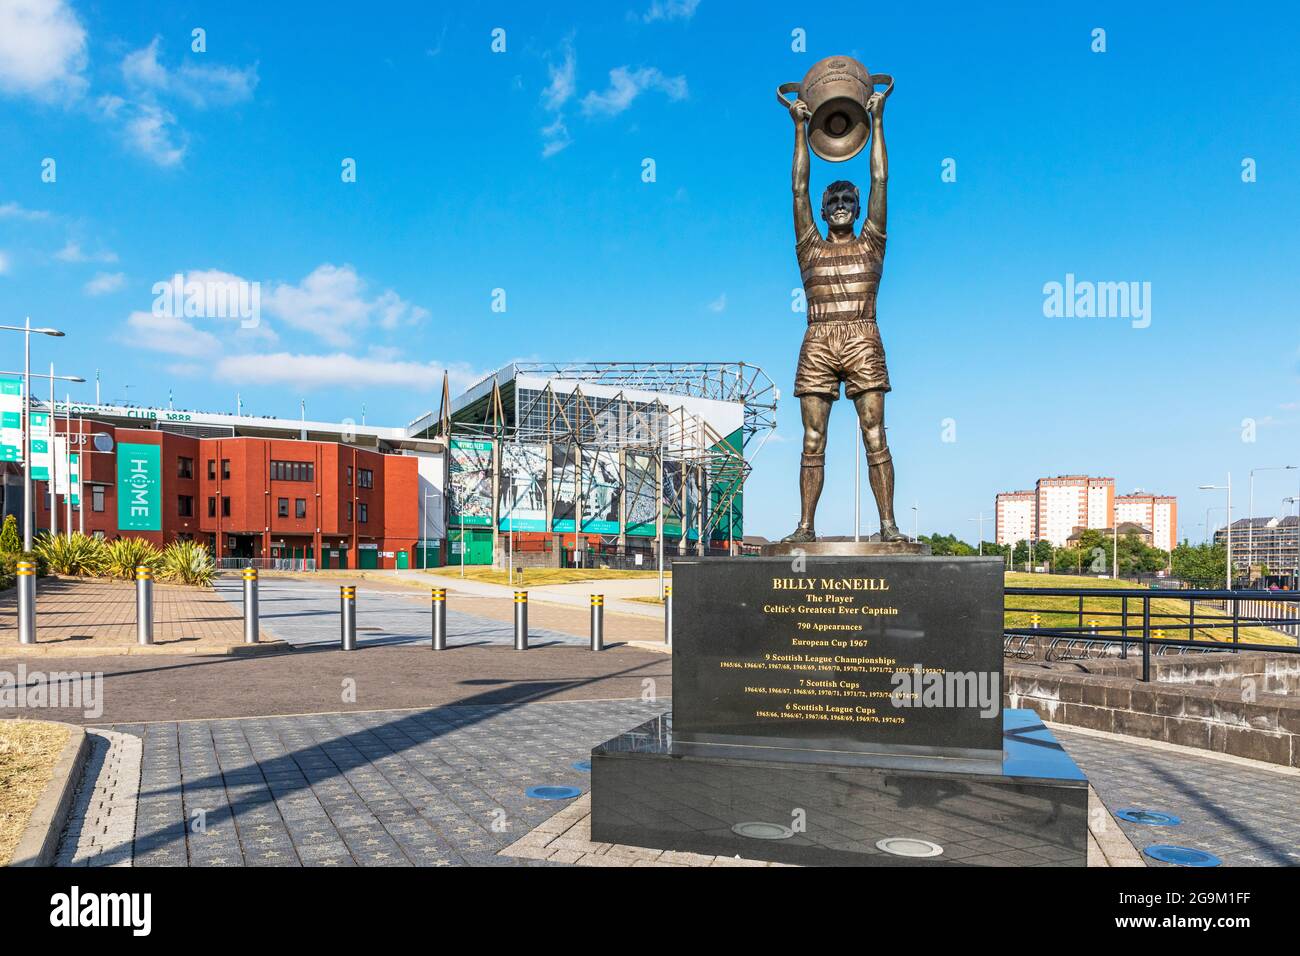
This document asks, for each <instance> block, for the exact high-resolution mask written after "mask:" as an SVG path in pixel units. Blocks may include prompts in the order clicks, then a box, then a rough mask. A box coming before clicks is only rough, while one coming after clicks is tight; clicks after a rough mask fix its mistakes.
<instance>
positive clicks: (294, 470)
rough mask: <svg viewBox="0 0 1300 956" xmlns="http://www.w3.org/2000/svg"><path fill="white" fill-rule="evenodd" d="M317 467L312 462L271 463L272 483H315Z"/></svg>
mask: <svg viewBox="0 0 1300 956" xmlns="http://www.w3.org/2000/svg"><path fill="white" fill-rule="evenodd" d="M315 478H316V466H315V464H313V463H312V462H310V461H273V462H271V480H272V481H314V480H315Z"/></svg>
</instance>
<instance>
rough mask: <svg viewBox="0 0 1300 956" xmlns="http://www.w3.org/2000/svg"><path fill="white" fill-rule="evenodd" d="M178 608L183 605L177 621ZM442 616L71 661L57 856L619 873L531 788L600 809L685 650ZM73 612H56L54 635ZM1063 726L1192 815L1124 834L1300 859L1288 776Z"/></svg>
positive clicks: (1233, 858)
mask: <svg viewBox="0 0 1300 956" xmlns="http://www.w3.org/2000/svg"><path fill="white" fill-rule="evenodd" d="M55 583H57V582H55ZM86 586H87V587H94V588H103V587H104V585H100V584H90V585H86ZM237 588H238V586H237V583H230V582H223V584H222V585H221V586H220V588H219V590H218V592H217V594H216V595H215V596H210V600H209V603H208V604H207V605H206V606H199V605H194V604H189V606H188V608H187V610H186V612H185V613H187V614H188V615H190V617H191V619H193V620H196V621H198V620H201V619H203V618H208V619H210V620H209V622H208V623H210V624H213V625H214V626H217V627H222V626H227V625H229V626H232V627H237V624H238V617H237V613H238V602H239V595H238V589H237ZM112 590H113V589H112V588H109V591H112ZM160 590H161V589H160ZM97 593H99V594H104V593H108V592H102V591H101V592H97ZM193 593H197V592H188V591H187V592H186V594H187V595H188V594H193ZM187 602H188V598H187V597H186V596H182V599H181V600H180V601H179V602H173V603H171V605H170V606H171V607H173V608H184V607H185V606H186V604H187ZM212 602H215V604H214V603H212ZM449 603H450V604H451V607H450V609H449V613H448V625H449V633H450V635H451V647H450V649H449V650H447V651H443V652H434V651H432V650H431V648H430V647H429V633H428V627H429V604H428V601H427V595H426V594H425V593H424V592H423V590H422V589H418V588H410V587H405V586H402V585H392V586H387V587H385V586H383V585H380V584H376V585H373V586H372V585H369V584H367V585H366V586H363V587H362V588H361V590H360V592H359V599H358V622H359V624H360V628H359V632H358V636H359V638H360V640H361V647H360V648H359V650H357V651H356V652H352V653H344V652H342V651H339V650H338V649H337V628H338V592H337V585H335V584H333V583H326V582H321V583H319V584H317V583H313V582H305V583H304V582H302V581H301V580H293V579H279V580H276V579H270V580H264V582H263V585H262V607H263V621H264V624H265V626H266V628H267V629H268V630H269V631H271V632H272V633H274V634H275V635H276V636H277V637H281V638H283V639H284V640H286V641H287V642H288V644H289V645H291V647H289V648H286V649H284V650H282V651H280V652H278V653H271V654H263V655H256V656H252V657H203V656H195V655H190V656H174V657H167V656H158V657H149V658H135V657H102V658H97V657H94V656H93V655H91V654H88V655H87V656H85V657H76V658H65V659H62V660H60V662H59V667H60V669H66V670H77V671H90V672H97V673H101V674H102V675H103V678H104V698H103V704H104V710H103V713H102V715H98V716H96V717H94V718H93V719H92V718H87V717H86V716H85V715H83V714H79V713H77V712H76V711H72V710H69V711H66V712H65V711H57V710H51V711H49V712H48V713H44V714H43V715H42V716H47V717H50V718H52V719H60V720H69V721H72V722H75V723H79V724H83V725H86V726H87V727H88V729H89V730H90V737H91V757H90V760H89V762H88V764H87V768H86V770H85V773H84V775H83V778H82V780H81V782H80V785H79V788H78V791H77V795H76V801H75V805H74V809H73V815H72V819H71V822H70V824H69V826H68V828H67V830H66V832H65V834H64V837H63V841H62V844H61V847H60V849H59V857H58V859H59V861H60V862H61V863H64V864H73V865H87V866H153V865H195V866H209V865H211V866H237V865H250V864H251V865H268V866H270V865H274V866H302V865H322V866H353V865H366V866H370V865H375V866H381V865H382V866H407V865H436V866H455V865H473V864H483V865H548V866H549V865H557V864H562V863H569V862H577V861H578V860H579V859H581V860H582V861H583V862H584V863H586V864H591V863H599V864H600V865H609V864H611V863H616V862H618V861H619V860H620V857H619V855H618V854H617V853H615V854H614V855H612V856H609V857H608V859H599V860H597V859H595V857H594V855H593V854H592V853H591V852H588V851H576V850H573V849H572V848H566V847H562V846H558V845H557V847H552V846H550V843H546V852H545V853H539V852H534V851H535V847H536V844H537V842H538V841H541V842H544V843H545V842H546V841H545V840H543V837H544V836H545V835H546V834H548V833H549V831H548V830H547V827H548V826H549V827H550V828H551V829H552V830H554V829H557V828H558V827H559V826H560V824H561V823H563V824H564V825H565V826H567V827H569V828H570V829H572V827H573V825H574V824H575V822H576V823H577V826H578V828H579V829H580V827H581V820H582V819H583V818H582V816H581V809H580V804H581V801H582V797H579V798H578V800H577V801H563V800H562V801H554V800H543V799H539V798H535V797H530V796H528V794H527V790H528V788H530V787H534V786H560V787H573V788H575V789H576V791H577V792H578V793H579V794H581V795H584V796H585V794H587V793H588V792H589V789H590V787H589V785H590V774H589V772H588V771H587V770H585V769H583V768H582V767H581V766H580V765H581V763H582V761H585V760H588V759H589V754H590V750H591V748H592V747H593V746H594V745H596V744H598V743H601V742H602V741H604V740H607V739H609V738H611V737H613V736H615V735H617V734H619V733H621V732H623V731H625V730H627V729H629V728H631V727H633V726H635V725H637V724H639V723H641V722H643V721H644V720H646V719H648V718H650V717H652V716H654V715H656V714H659V713H662V712H663V711H665V710H667V709H669V707H670V705H671V694H672V680H671V667H672V661H671V658H670V657H669V656H668V655H666V654H664V653H662V652H661V650H660V649H658V648H656V647H652V646H651V645H652V642H649V641H648V642H647V643H646V644H643V645H638V644H629V643H619V642H618V635H617V634H614V635H611V641H612V643H614V646H613V647H611V648H610V649H607V650H606V651H604V652H601V653H593V652H591V651H590V650H588V649H587V647H586V644H587V640H586V615H585V614H584V613H582V612H581V611H580V610H579V609H577V608H568V607H562V606H546V605H543V604H540V603H539V604H538V605H537V606H535V607H533V608H532V609H531V611H532V614H531V615H530V616H531V617H532V618H533V622H534V626H533V627H532V628H531V630H532V644H533V647H532V649H530V650H529V651H527V652H517V651H514V650H513V649H512V647H511V643H512V632H511V626H510V623H509V622H510V616H511V611H512V607H511V604H510V601H509V600H508V599H503V598H498V597H494V596H492V595H490V594H457V595H453V597H452V600H451V601H450V602H449ZM164 606H167V605H164ZM59 613H60V612H59V610H58V606H57V605H55V609H54V610H52V611H51V612H50V613H49V618H50V619H51V620H50V623H51V626H57V622H58V621H59ZM95 613H97V614H98V613H101V612H100V611H99V610H98V609H97V610H96V611H95ZM105 613H107V612H105ZM119 613H120V609H119ZM611 618H614V616H613V615H611ZM65 620H68V619H65ZM615 620H616V622H617V623H618V624H619V625H620V626H623V627H625V628H626V630H624V631H622V634H623V637H624V640H627V639H635V637H636V636H637V635H638V634H639V633H640V632H638V631H637V630H636V628H638V627H640V628H644V629H645V632H646V635H647V636H649V635H655V636H657V635H659V634H661V633H662V632H661V630H660V626H659V624H658V622H656V621H647V620H644V619H638V618H635V617H632V616H626V617H622V618H615ZM63 626H65V627H68V628H71V629H73V630H76V628H75V626H74V625H73V624H72V623H70V622H69V623H65V624H64V625H63ZM113 626H119V625H113ZM607 630H610V628H609V627H608V626H607ZM19 660H20V659H19V658H16V657H10V658H9V659H7V660H6V659H4V658H3V657H2V656H0V669H6V670H11V671H12V670H14V669H15V667H16V665H17V663H18V661H19ZM30 679H32V680H39V679H44V678H42V677H39V676H33V677H32V678H30ZM1055 732H1056V733H1057V735H1058V739H1060V741H1061V742H1062V744H1063V745H1064V746H1065V748H1066V750H1067V751H1068V752H1069V753H1070V755H1071V756H1072V757H1073V758H1074V759H1075V761H1076V762H1077V763H1078V764H1079V765H1080V767H1081V768H1082V769H1083V770H1084V772H1085V773H1086V774H1087V775H1088V777H1089V779H1090V781H1091V783H1092V785H1093V787H1094V789H1095V791H1096V793H1097V795H1098V797H1099V798H1100V799H1101V800H1102V801H1103V802H1104V804H1105V805H1106V806H1107V808H1108V809H1109V810H1110V811H1111V812H1112V813H1113V812H1114V811H1117V810H1120V809H1123V808H1130V807H1131V808H1138V809H1146V810H1157V811H1160V812H1163V813H1169V814H1173V815H1175V816H1178V817H1180V818H1181V819H1182V821H1183V822H1182V823H1181V824H1180V825H1179V826H1176V827H1152V826H1144V825H1140V824H1131V823H1121V824H1120V826H1121V828H1122V829H1123V831H1124V834H1125V835H1126V836H1127V837H1128V839H1129V840H1131V841H1132V843H1133V844H1134V846H1136V847H1137V849H1138V850H1141V849H1142V848H1143V847H1145V846H1149V845H1151V844H1153V843H1173V844H1177V845H1184V846H1189V847H1194V848H1197V849H1201V850H1206V851H1208V852H1210V853H1213V854H1215V855H1216V856H1218V857H1219V858H1220V859H1222V860H1223V862H1224V863H1225V864H1230V865H1231V864H1247V865H1293V864H1295V863H1297V862H1300V807H1297V805H1296V802H1295V800H1294V795H1295V793H1296V792H1297V789H1298V788H1300V774H1297V773H1296V772H1295V771H1288V770H1286V769H1284V768H1279V767H1274V766H1269V765H1264V764H1258V763H1253V762H1248V761H1236V762H1229V761H1225V760H1222V759H1216V758H1214V757H1212V756H1204V755H1201V754H1198V753H1195V752H1187V751H1185V750H1181V749H1178V748H1171V747H1168V746H1165V745H1153V744H1150V743H1147V742H1140V741H1135V740H1131V739H1126V738H1119V737H1114V736H1110V735H1098V734H1094V733H1087V732H1083V731H1079V730H1075V729H1071V728H1067V727H1059V728H1055ZM562 812H564V813H568V814H569V815H570V816H571V817H573V818H574V819H573V820H570V819H568V818H566V817H561V816H557V814H561V813H562ZM548 821H550V822H549V823H548ZM573 832H577V831H576V830H574V831H573ZM552 836H555V835H554V834H553V835H552ZM559 838H560V839H564V838H566V837H565V835H564V834H560V835H559ZM547 839H548V840H550V842H555V840H554V839H551V837H547ZM512 846H513V847H515V851H514V852H505V853H503V852H502V851H503V850H507V848H509V847H512ZM530 847H532V848H533V849H528V848H530ZM520 848H523V849H524V852H522V853H520V852H519V850H520ZM600 855H603V854H600ZM539 856H540V857H544V858H543V859H535V858H533V857H539ZM624 862H627V863H629V864H631V863H637V862H641V863H645V862H651V861H649V860H648V859H646V858H643V857H635V856H628V858H627V859H626V860H625V861H624ZM654 862H657V863H660V862H664V860H663V859H656V860H655V861H654ZM717 862H718V861H714V863H715V864H716V863H717ZM724 862H734V861H724ZM1147 862H1148V865H1158V864H1155V863H1154V862H1153V861H1150V860H1148V861H1147Z"/></svg>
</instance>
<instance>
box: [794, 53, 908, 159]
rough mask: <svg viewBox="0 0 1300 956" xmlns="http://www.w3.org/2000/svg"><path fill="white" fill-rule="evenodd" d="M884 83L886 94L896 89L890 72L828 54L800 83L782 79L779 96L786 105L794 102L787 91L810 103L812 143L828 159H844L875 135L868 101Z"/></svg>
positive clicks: (814, 149)
mask: <svg viewBox="0 0 1300 956" xmlns="http://www.w3.org/2000/svg"><path fill="white" fill-rule="evenodd" d="M880 84H885V94H884V95H885V96H888V95H889V94H890V93H891V92H893V89H894V78H893V77H892V76H890V75H889V74H888V73H877V74H875V75H872V73H871V72H870V71H869V70H868V69H867V68H866V67H865V66H863V65H862V64H861V63H859V62H858V61H857V60H855V59H853V58H852V57H848V56H828V57H827V58H826V59H824V60H818V61H817V62H816V63H814V64H813V65H812V68H811V69H810V70H809V71H808V72H807V73H806V74H804V78H803V79H802V80H801V81H799V82H798V83H782V84H781V86H780V87H779V88H778V89H777V91H776V98H777V99H778V100H780V101H781V105H782V106H784V107H785V108H786V109H789V108H790V103H791V101H790V100H788V99H786V96H785V94H787V93H794V94H795V95H796V96H797V97H798V98H799V99H801V100H803V101H804V102H805V103H807V104H808V109H809V110H810V111H811V113H812V120H811V121H810V122H809V124H808V145H809V147H810V148H811V149H812V151H813V152H814V153H816V154H817V155H818V156H820V157H821V158H822V159H824V160H827V161H828V162H832V163H842V162H844V161H845V160H846V159H852V158H853V157H854V156H856V155H858V153H860V152H862V147H864V146H866V145H867V140H868V139H870V138H871V123H870V120H869V119H868V116H867V101H868V100H869V99H870V98H871V94H872V93H873V92H874V91H875V88H876V87H877V86H878V85H880Z"/></svg>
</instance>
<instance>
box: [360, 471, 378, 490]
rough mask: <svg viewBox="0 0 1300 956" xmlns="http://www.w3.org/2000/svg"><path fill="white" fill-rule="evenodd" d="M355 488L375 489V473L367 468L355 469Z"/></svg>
mask: <svg viewBox="0 0 1300 956" xmlns="http://www.w3.org/2000/svg"><path fill="white" fill-rule="evenodd" d="M357 487H358V488H373V487H375V473H374V472H373V471H371V470H370V469H369V468H358V469H357Z"/></svg>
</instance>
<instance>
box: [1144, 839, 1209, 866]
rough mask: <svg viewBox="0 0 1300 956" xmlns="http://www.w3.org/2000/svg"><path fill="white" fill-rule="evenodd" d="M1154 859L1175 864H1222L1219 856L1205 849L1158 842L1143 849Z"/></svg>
mask: <svg viewBox="0 0 1300 956" xmlns="http://www.w3.org/2000/svg"><path fill="white" fill-rule="evenodd" d="M1142 852H1143V853H1145V854H1146V855H1147V856H1149V857H1151V859H1153V860H1159V861H1160V862H1161V863H1172V864H1173V865H1174V866H1219V865H1221V864H1222V862H1223V861H1221V860H1220V859H1219V858H1218V857H1217V856H1215V855H1214V854H1212V853H1206V852H1205V851H1204V850H1193V849H1192V848H1191V847H1189V846H1169V845H1167V844H1162V843H1157V844H1156V845H1155V846H1149V847H1147V848H1146V849H1145V850H1143V851H1142Z"/></svg>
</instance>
